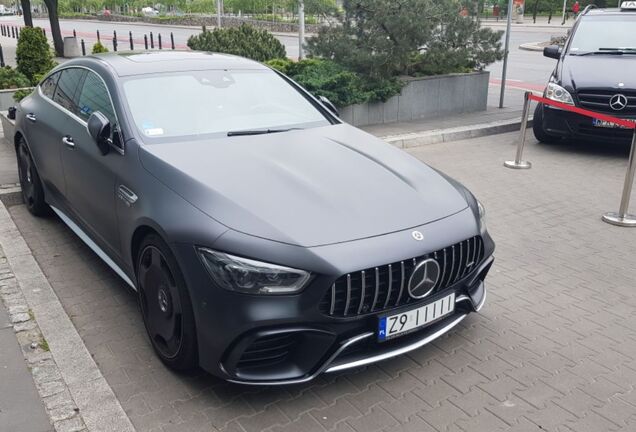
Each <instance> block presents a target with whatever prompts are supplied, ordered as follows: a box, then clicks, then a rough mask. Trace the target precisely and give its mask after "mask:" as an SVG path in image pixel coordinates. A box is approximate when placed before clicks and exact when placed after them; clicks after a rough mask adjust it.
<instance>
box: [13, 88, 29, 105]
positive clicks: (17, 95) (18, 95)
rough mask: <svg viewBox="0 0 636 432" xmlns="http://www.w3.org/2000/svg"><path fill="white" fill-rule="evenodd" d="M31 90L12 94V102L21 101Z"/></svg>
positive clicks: (22, 90) (21, 90)
mask: <svg viewBox="0 0 636 432" xmlns="http://www.w3.org/2000/svg"><path fill="white" fill-rule="evenodd" d="M32 91H33V90H31V89H28V90H27V89H20V90H18V91H16V92H15V93H14V94H13V100H14V101H16V102H20V101H21V100H22V99H24V98H25V97H27V96H28V95H30V94H31V92H32Z"/></svg>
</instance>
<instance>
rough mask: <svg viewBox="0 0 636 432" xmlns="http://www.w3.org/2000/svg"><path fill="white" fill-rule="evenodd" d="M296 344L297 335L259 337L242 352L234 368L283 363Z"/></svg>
mask: <svg viewBox="0 0 636 432" xmlns="http://www.w3.org/2000/svg"><path fill="white" fill-rule="evenodd" d="M297 343H298V334H297V333H283V334H274V335H270V336H263V337H260V338H258V339H256V340H255V341H253V342H252V343H251V344H250V345H249V346H248V347H247V348H246V349H245V351H243V354H242V355H241V358H240V359H239V361H238V363H237V364H236V368H237V369H243V368H252V367H264V366H265V367H266V366H273V365H275V364H278V363H281V362H284V361H285V360H287V357H288V356H289V354H290V353H291V352H292V350H293V348H294V347H295V345H296V344H297Z"/></svg>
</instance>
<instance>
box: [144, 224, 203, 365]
mask: <svg viewBox="0 0 636 432" xmlns="http://www.w3.org/2000/svg"><path fill="white" fill-rule="evenodd" d="M139 250H140V252H139V256H138V257H137V282H138V283H137V288H138V295H139V305H140V308H141V313H142V316H143V319H144V325H145V327H146V331H147V333H148V337H149V338H150V342H151V343H152V347H153V348H154V350H155V352H156V353H157V355H158V356H159V358H160V359H161V361H163V363H164V364H166V365H167V366H168V367H170V368H171V369H175V370H182V371H183V370H189V369H193V368H195V367H196V366H197V339H196V327H195V323H194V313H193V312H192V303H191V301H190V295H189V294H188V289H187V287H186V284H185V280H184V278H183V274H182V273H181V269H180V268H179V265H178V263H177V261H176V259H175V258H174V255H173V254H172V252H171V250H170V248H169V247H168V245H167V244H166V242H165V241H164V240H163V239H162V238H161V237H159V236H158V235H156V234H150V235H148V236H146V238H144V240H143V241H142V243H141V245H140V248H139Z"/></svg>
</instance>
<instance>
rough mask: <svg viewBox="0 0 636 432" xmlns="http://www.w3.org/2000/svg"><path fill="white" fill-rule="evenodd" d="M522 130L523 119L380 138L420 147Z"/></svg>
mask: <svg viewBox="0 0 636 432" xmlns="http://www.w3.org/2000/svg"><path fill="white" fill-rule="evenodd" d="M531 126H532V116H531V117H530V118H529V119H528V127H531ZM520 128H521V118H520V117H519V118H515V119H511V120H499V121H494V122H490V123H482V124H477V125H469V126H459V127H455V128H448V129H437V130H431V131H424V132H414V133H408V134H403V135H389V136H384V137H380V138H381V139H383V140H384V141H386V142H388V143H389V144H393V145H394V146H396V147H399V148H412V147H420V146H425V145H430V144H438V143H443V142H449V141H459V140H464V139H470V138H478V137H483V136H488V135H497V134H502V133H507V132H514V131H518V130H519V129H520Z"/></svg>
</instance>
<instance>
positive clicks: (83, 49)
mask: <svg viewBox="0 0 636 432" xmlns="http://www.w3.org/2000/svg"><path fill="white" fill-rule="evenodd" d="M82 55H83V56H85V55H86V43H84V39H82Z"/></svg>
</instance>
